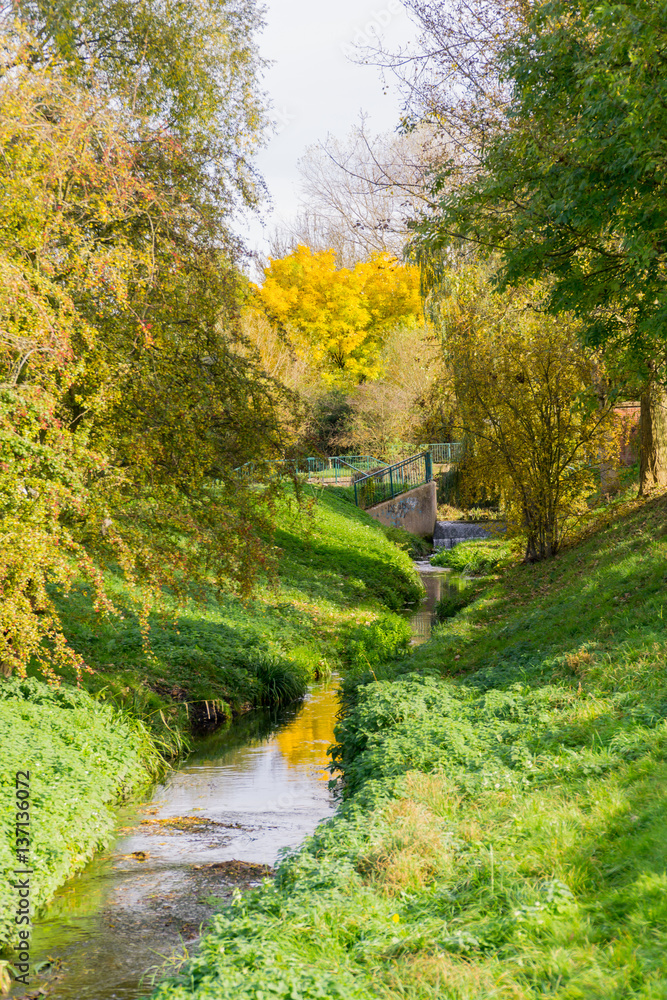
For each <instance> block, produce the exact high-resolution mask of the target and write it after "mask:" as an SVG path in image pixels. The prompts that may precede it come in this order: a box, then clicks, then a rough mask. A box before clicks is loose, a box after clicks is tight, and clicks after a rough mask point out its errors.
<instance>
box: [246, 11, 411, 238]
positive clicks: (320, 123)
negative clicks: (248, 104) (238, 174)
mask: <svg viewBox="0 0 667 1000" xmlns="http://www.w3.org/2000/svg"><path fill="white" fill-rule="evenodd" d="M266 7H267V11H266V22H267V23H266V27H265V29H264V31H263V32H262V34H261V35H260V37H259V46H260V52H261V54H262V56H263V57H264V58H265V59H268V60H271V61H273V65H272V66H271V67H270V68H269V70H268V71H267V73H266V75H265V78H264V86H265V88H266V90H267V91H268V94H269V96H270V99H271V102H272V105H273V112H272V117H273V118H274V119H275V120H276V121H277V134H276V135H274V137H273V138H272V139H271V140H270V142H269V144H268V146H267V147H266V149H264V150H263V151H262V153H261V154H260V157H259V161H258V165H259V168H260V170H261V172H262V174H263V176H264V178H265V180H266V183H267V185H268V188H269V193H270V195H271V198H272V201H273V206H274V210H273V213H272V214H269V213H268V212H266V211H265V212H264V213H263V215H264V216H265V220H264V227H262V226H261V225H260V224H259V223H254V224H252V225H251V226H250V230H249V231H247V232H246V234H245V235H246V239H247V242H248V244H249V246H250V248H252V249H257V250H259V251H261V252H263V253H265V252H266V250H267V237H269V236H270V234H271V232H272V230H273V228H274V226H275V225H276V223H277V222H278V221H279V219H280V218H281V217H282V218H285V219H288V218H290V217H292V216H293V215H294V214H295V212H296V209H297V207H298V179H299V175H298V170H297V161H298V160H299V158H300V157H301V156H302V155H303V153H304V151H305V150H306V148H307V147H308V146H310V145H312V144H313V143H316V142H318V141H322V140H324V139H326V137H327V134H331V135H335V136H337V137H341V138H342V137H343V136H345V135H346V133H347V132H348V131H349V130H350V128H351V127H352V126H353V125H355V124H356V123H357V122H358V121H359V114H360V112H362V111H363V112H364V113H366V114H367V115H368V124H369V128H370V130H371V131H373V132H386V131H393V130H394V129H395V128H396V125H397V123H398V119H399V114H400V104H399V100H398V96H397V93H396V91H395V88H394V87H393V86H392V85H391V84H390V86H389V89H388V91H387V92H383V84H382V79H381V76H380V71H379V69H378V68H377V67H376V66H362V65H357V64H355V63H354V62H353V61H352V60H351V59H350V58H349V57H350V56H352V57H354V53H355V45H364V44H373V43H374V42H375V40H376V38H377V37H378V36H381V37H383V38H384V39H385V41H386V43H387V44H388V46H389V47H390V48H391V47H396V46H398V45H400V44H401V43H402V42H405V41H407V40H408V38H409V37H412V35H413V29H412V25H411V22H410V21H409V19H408V17H407V15H406V13H405V9H404V7H403V5H402V4H401V2H400V0H336V2H335V3H334V2H332V3H322V2H321V0H320V2H318V0H266Z"/></svg>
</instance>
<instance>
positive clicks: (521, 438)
mask: <svg viewBox="0 0 667 1000" xmlns="http://www.w3.org/2000/svg"><path fill="white" fill-rule="evenodd" d="M444 291H445V294H444V295H443V297H442V299H440V300H439V312H440V321H441V323H442V325H443V335H444V343H445V351H446V364H447V367H448V369H449V373H450V374H449V378H450V380H451V388H452V391H453V393H454V395H455V397H456V401H457V422H458V430H459V433H460V434H462V435H463V436H464V437H465V439H466V441H467V455H466V458H465V465H464V475H465V479H466V480H467V483H468V487H467V488H468V492H469V494H470V499H472V500H479V499H486V498H487V496H486V495H487V494H488V492H489V490H492V492H494V493H496V492H497V493H499V494H500V496H501V499H502V502H503V505H504V508H505V512H506V516H507V519H508V527H509V530H510V532H515V533H517V534H519V535H520V536H521V537H522V538H523V539H524V542H525V558H526V560H527V561H530V562H532V561H535V560H539V559H544V558H546V557H548V556H553V555H555V554H556V553H557V552H558V550H559V548H560V547H561V544H562V541H563V538H564V537H565V535H566V533H567V531H568V529H569V528H570V527H571V526H572V523H573V520H574V519H576V518H577V517H578V516H580V515H581V514H583V513H584V512H585V511H586V510H587V498H588V497H589V496H590V495H592V494H593V493H594V492H595V489H596V476H595V467H597V466H598V465H599V462H600V458H601V455H602V456H606V455H607V454H609V453H610V451H611V450H612V449H613V447H614V430H613V408H612V406H611V404H610V403H609V402H607V403H606V404H605V405H602V406H600V404H599V400H598V399H597V398H596V395H595V393H593V392H592V391H591V387H592V386H593V385H594V384H595V383H596V381H599V377H600V367H601V361H600V359H599V357H596V356H595V353H594V352H592V351H590V350H585V349H584V348H582V347H581V346H580V345H579V344H578V343H577V337H576V333H577V324H576V322H574V321H572V320H571V319H570V320H568V319H567V318H565V317H562V316H561V317H558V318H553V317H551V316H548V315H546V314H545V313H544V312H543V311H542V309H541V305H542V297H543V290H542V289H541V288H540V287H539V286H532V287H526V286H523V287H522V288H521V289H520V290H514V289H513V290H511V291H509V292H505V293H499V292H494V291H492V290H491V287H490V284H489V282H488V275H487V274H486V273H485V272H484V270H483V269H481V268H479V267H476V266H468V267H464V268H461V269H459V270H457V271H452V272H450V274H449V275H448V278H447V285H446V289H445V290H444ZM490 484H492V485H490Z"/></svg>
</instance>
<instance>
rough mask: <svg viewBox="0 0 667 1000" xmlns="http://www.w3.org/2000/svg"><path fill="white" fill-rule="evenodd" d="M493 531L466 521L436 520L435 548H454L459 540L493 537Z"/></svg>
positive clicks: (466, 540)
mask: <svg viewBox="0 0 667 1000" xmlns="http://www.w3.org/2000/svg"><path fill="white" fill-rule="evenodd" d="M491 537H492V535H491V532H490V531H488V530H487V529H486V528H483V527H482V526H481V525H480V524H466V523H465V522H464V521H436V522H435V531H434V532H433V548H434V549H453V548H454V546H455V545H458V544H459V542H468V541H470V539H472V538H491Z"/></svg>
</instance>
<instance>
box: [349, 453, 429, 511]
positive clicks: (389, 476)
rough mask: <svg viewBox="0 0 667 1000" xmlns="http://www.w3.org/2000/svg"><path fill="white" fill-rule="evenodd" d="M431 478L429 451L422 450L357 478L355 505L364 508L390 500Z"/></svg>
mask: <svg viewBox="0 0 667 1000" xmlns="http://www.w3.org/2000/svg"><path fill="white" fill-rule="evenodd" d="M432 478H433V465H432V462H431V453H430V452H428V451H424V452H422V453H421V454H420V455H413V456H412V458H406V459H404V460H403V461H402V462H396V463H395V464H394V465H388V466H387V467H386V468H385V469H380V470H379V471H378V472H371V473H369V474H368V475H367V476H362V478H361V479H357V480H356V482H355V483H354V502H355V503H356V505H357V507H362V508H363V509H364V510H366V509H367V508H368V507H373V506H375V504H378V503H383V502H384V501H385V500H392V499H393V498H394V497H395V496H398V495H399V494H401V493H405V492H406V490H413V489H414V488H415V487H416V486H422V485H423V484H424V483H428V482H430V481H431V479H432Z"/></svg>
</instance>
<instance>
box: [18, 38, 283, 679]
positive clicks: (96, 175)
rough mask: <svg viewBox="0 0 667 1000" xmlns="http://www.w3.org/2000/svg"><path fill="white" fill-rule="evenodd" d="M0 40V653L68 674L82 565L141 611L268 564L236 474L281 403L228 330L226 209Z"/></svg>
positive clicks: (150, 138) (29, 53)
mask: <svg viewBox="0 0 667 1000" xmlns="http://www.w3.org/2000/svg"><path fill="white" fill-rule="evenodd" d="M91 23H92V22H91ZM223 27H224V25H222V24H219V25H218V28H219V30H220V31H222V29H223ZM227 28H228V32H229V33H231V32H232V31H233V30H237V28H238V26H237V28H235V27H234V24H233V23H230V24H229V25H228V26H227ZM238 30H240V28H238ZM3 41H4V47H3V59H4V64H3V66H2V67H0V70H1V72H0V183H1V184H2V188H3V201H2V206H1V208H0V497H2V507H1V509H0V538H1V539H2V546H1V547H0V549H1V551H0V576H1V578H2V579H3V583H4V586H3V589H2V593H1V594H0V604H1V610H2V620H3V631H2V634H0V661H1V663H2V665H3V669H4V670H5V671H9V670H11V669H14V668H18V669H23V668H24V667H25V664H26V663H27V662H28V660H29V659H30V658H31V657H34V658H36V659H37V660H39V661H41V663H42V665H43V667H44V669H45V670H47V671H50V670H52V668H53V667H54V665H55V666H57V665H58V664H60V665H61V666H62V665H65V664H69V665H70V666H72V665H74V666H76V668H77V669H79V668H80V666H81V664H80V663H79V662H78V661H77V658H76V657H75V656H74V654H73V653H72V651H71V650H69V649H68V648H67V644H66V642H65V640H64V637H63V635H62V630H61V628H60V624H59V620H58V616H57V612H56V609H55V605H54V603H53V587H54V586H55V587H60V588H65V589H66V588H67V587H68V586H70V585H71V583H72V581H73V580H74V579H75V578H76V577H77V575H81V574H83V576H84V577H85V578H87V579H88V581H89V583H90V585H91V587H92V588H93V590H94V592H95V594H96V605H97V607H98V608H99V609H100V610H104V609H106V610H107V611H111V610H112V603H111V601H110V599H109V597H108V596H107V594H106V593H105V590H104V585H103V577H102V569H103V568H104V566H105V565H107V564H109V563H110V562H113V563H115V564H116V565H120V566H121V567H122V569H123V571H124V572H125V575H126V577H127V578H128V580H129V581H130V582H131V583H133V584H134V585H135V587H136V594H137V599H138V601H139V605H140V606H143V607H145V606H146V601H148V600H149V599H150V595H151V594H153V595H155V594H157V593H159V590H160V588H161V587H162V586H163V585H165V584H169V585H170V586H171V587H172V588H176V590H180V591H183V590H184V589H186V588H187V584H188V581H194V580H196V579H203V578H204V577H206V578H208V579H210V578H211V577H213V578H215V579H216V580H217V582H218V584H219V585H220V586H224V587H230V586H232V587H233V586H237V587H239V588H241V589H247V588H248V586H249V585H250V583H251V581H252V578H253V576H254V575H255V574H256V573H257V571H258V570H259V569H260V568H261V566H262V565H265V564H266V559H265V548H264V545H263V543H262V541H261V538H260V534H261V533H262V532H263V531H265V529H266V528H267V525H268V521H267V512H268V507H267V505H266V502H265V500H267V499H268V497H265V496H264V495H263V493H262V492H261V491H259V492H258V491H255V490H249V489H248V488H247V487H244V486H243V484H242V483H241V482H240V481H239V479H238V477H237V476H236V475H235V474H234V471H233V470H234V468H235V467H236V466H238V465H240V464H242V463H243V462H244V461H246V460H247V459H248V458H250V457H254V458H256V457H258V456H259V457H261V456H262V455H266V454H273V453H275V452H276V451H277V450H279V449H280V441H281V434H282V430H281V426H280V422H279V418H278V409H277V406H278V403H279V401H280V400H281V398H283V397H284V391H283V390H282V388H281V387H280V386H279V385H278V384H277V383H276V382H275V381H274V380H272V379H271V378H270V377H268V376H267V375H266V374H265V372H264V371H263V369H262V367H261V365H260V363H259V360H258V358H257V357H256V356H255V355H254V354H253V352H252V351H251V350H250V349H249V346H248V345H247V344H246V343H245V342H244V341H243V339H242V337H241V335H240V333H239V326H238V317H239V311H240V305H241V302H242V299H243V296H244V294H245V287H246V283H245V279H243V278H242V276H241V275H240V273H239V270H238V266H237V249H236V241H235V240H234V238H233V236H232V234H231V228H230V216H229V208H228V207H227V206H226V205H225V201H224V199H222V200H220V199H217V198H212V197H210V196H211V194H212V191H211V189H210V188H208V187H207V184H208V181H207V182H206V183H204V185H203V186H202V184H200V183H199V180H198V178H201V176H202V172H201V171H200V170H199V165H198V164H197V163H196V158H195V160H193V159H192V157H191V150H190V148H189V147H188V146H187V145H184V144H183V143H181V141H180V138H179V136H178V135H176V134H175V133H174V132H172V131H170V130H169V129H156V128H155V121H154V119H153V118H152V117H151V116H150V115H148V114H147V113H146V112H145V111H141V113H140V112H139V110H138V109H137V107H134V106H132V105H131V104H130V103H128V101H127V95H126V94H125V93H124V92H123V91H122V90H118V91H115V92H112V91H111V89H110V88H109V87H107V86H106V85H104V86H103V85H102V84H101V83H100V81H99V80H97V79H92V80H91V79H86V80H85V81H83V83H82V82H81V80H80V79H78V76H77V73H74V72H72V71H71V70H72V66H73V65H74V68H75V69H76V65H75V63H76V60H75V59H74V57H73V56H72V57H71V60H72V61H65V60H64V58H63V54H62V52H61V51H60V50H58V51H57V52H52V51H51V50H52V48H53V45H52V44H51V43H50V42H49V41H48V38H47V39H46V40H44V39H42V40H41V41H40V39H39V38H36V37H35V36H34V35H32V36H31V35H28V34H26V33H25V32H24V31H23V29H22V28H20V26H18V25H14V26H13V27H12V30H11V31H9V32H8V33H7V34H6V35H5V36H4V40H3ZM242 41H243V44H244V45H247V44H249V40H248V39H247V38H246V37H245V36H244V37H243V39H242ZM35 53H38V54H39V58H37V57H36V55H35ZM68 58H70V57H69V56H68ZM246 84H247V86H249V87H251V85H252V80H251V79H249V80H246ZM230 99H231V97H230ZM223 110H224V109H221V108H219V109H218V114H220V115H221V116H222V114H223ZM234 113H235V112H234V108H233V107H232V108H231V112H230V114H231V118H232V119H233V116H234ZM248 141H249V142H250V143H251V142H252V141H254V136H253V135H252V134H250V135H249V136H248ZM204 173H205V171H204ZM219 183H220V184H222V179H221V178H219ZM230 183H231V182H230Z"/></svg>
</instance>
